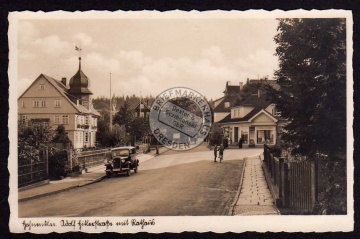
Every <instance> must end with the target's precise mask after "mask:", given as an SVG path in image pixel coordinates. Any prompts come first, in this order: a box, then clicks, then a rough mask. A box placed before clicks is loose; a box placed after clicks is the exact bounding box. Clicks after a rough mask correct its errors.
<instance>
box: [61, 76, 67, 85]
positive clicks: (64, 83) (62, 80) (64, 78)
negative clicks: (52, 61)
mask: <svg viewBox="0 0 360 239" xmlns="http://www.w3.org/2000/svg"><path fill="white" fill-rule="evenodd" d="M61 83H62V84H63V85H64V86H66V77H63V78H61Z"/></svg>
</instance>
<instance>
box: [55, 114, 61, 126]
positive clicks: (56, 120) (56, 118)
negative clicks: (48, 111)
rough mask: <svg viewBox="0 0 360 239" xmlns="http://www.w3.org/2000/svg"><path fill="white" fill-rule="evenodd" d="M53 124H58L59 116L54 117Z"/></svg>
mask: <svg viewBox="0 0 360 239" xmlns="http://www.w3.org/2000/svg"><path fill="white" fill-rule="evenodd" d="M54 124H60V115H54Z"/></svg>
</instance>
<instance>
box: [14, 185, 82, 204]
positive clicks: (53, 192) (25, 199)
mask: <svg viewBox="0 0 360 239" xmlns="http://www.w3.org/2000/svg"><path fill="white" fill-rule="evenodd" d="M77 187H79V185H74V186H70V187H67V188H62V189H59V190H56V191H52V192H47V193H42V194H38V195H34V196H29V197H25V198H20V199H19V200H18V202H25V201H29V200H32V199H37V198H41V197H46V196H50V195H53V194H57V193H61V192H64V191H67V190H71V189H74V188H77Z"/></svg>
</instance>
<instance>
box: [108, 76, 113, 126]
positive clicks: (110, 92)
mask: <svg viewBox="0 0 360 239" xmlns="http://www.w3.org/2000/svg"><path fill="white" fill-rule="evenodd" d="M109 130H110V132H112V98H111V73H110V126H109Z"/></svg>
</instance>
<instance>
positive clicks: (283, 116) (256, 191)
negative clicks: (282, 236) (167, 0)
mask: <svg viewBox="0 0 360 239" xmlns="http://www.w3.org/2000/svg"><path fill="white" fill-rule="evenodd" d="M8 19H9V32H8V38H9V48H10V52H9V83H10V98H9V104H10V113H9V131H10V134H9V137H10V156H9V160H8V162H9V164H8V169H9V172H10V195H9V202H10V209H11V215H10V219H9V227H10V230H11V232H15V233H25V232H30V233H50V232H60V233H61V232H69V231H81V232H88V233H101V232H117V233H136V232H150V233H161V232H177V233H180V232H184V231H197V232H208V231H212V232H216V233H224V232H237V233H241V232H245V231H257V232H266V231H271V232H282V231H285V232H299V231H301V232H327V231H352V230H353V228H354V220H353V217H354V210H353V205H354V203H353V131H352V124H353V100H352V99H353V88H352V85H353V73H352V54H353V50H352V46H353V42H352V28H353V20H352V13H351V11H345V10H324V11H317V10H312V11H304V10H296V11H264V10H249V11H244V12H240V11H205V12H198V11H190V12H183V11H169V12H157V11H138V12H136V11H135V12H123V11H118V12H102V11H88V12H63V11H58V12H47V13H44V12H11V13H10V14H9V17H8Z"/></svg>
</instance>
